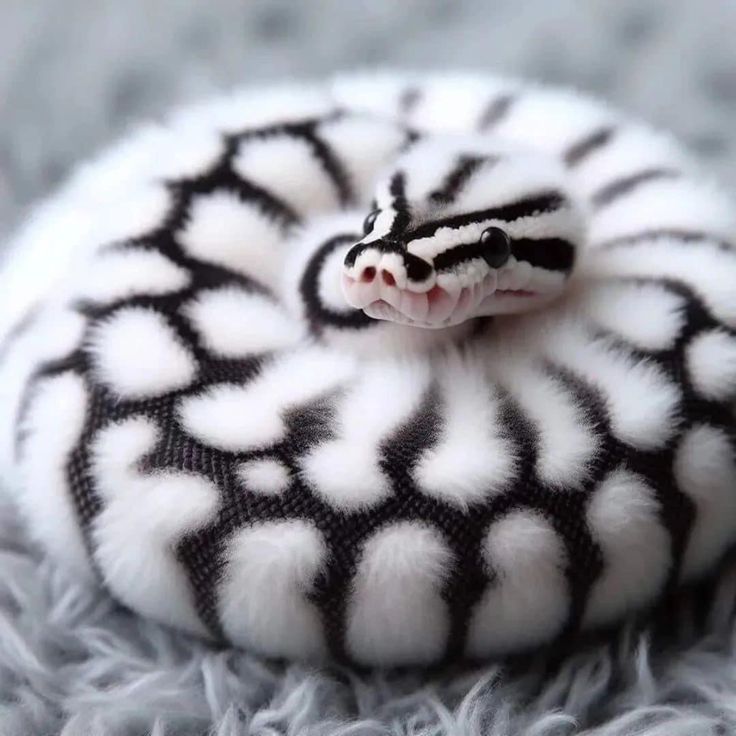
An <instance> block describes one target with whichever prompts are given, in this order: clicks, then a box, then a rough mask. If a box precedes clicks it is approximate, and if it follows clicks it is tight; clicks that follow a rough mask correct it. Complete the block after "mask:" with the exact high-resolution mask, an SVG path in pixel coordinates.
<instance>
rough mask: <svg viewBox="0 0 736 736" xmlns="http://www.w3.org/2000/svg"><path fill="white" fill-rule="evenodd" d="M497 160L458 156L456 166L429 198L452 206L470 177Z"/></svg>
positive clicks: (488, 157)
mask: <svg viewBox="0 0 736 736" xmlns="http://www.w3.org/2000/svg"><path fill="white" fill-rule="evenodd" d="M497 160H498V159H496V158H491V157H490V156H469V155H461V156H458V158H457V161H456V162H455V165H454V166H453V167H452V169H450V171H449V172H448V173H447V176H446V177H445V179H444V181H443V182H442V184H441V185H440V186H439V187H438V188H437V189H435V190H434V191H433V192H432V193H431V194H430V195H429V198H430V199H431V200H432V201H433V202H435V203H436V204H452V203H453V202H454V201H455V199H456V197H457V195H458V194H460V192H461V191H462V189H463V187H464V186H465V185H466V184H467V182H468V180H469V179H470V177H471V176H473V174H474V173H475V172H476V171H477V170H478V169H479V168H480V167H481V166H482V165H483V164H484V163H487V162H488V163H491V162H495V161H497Z"/></svg>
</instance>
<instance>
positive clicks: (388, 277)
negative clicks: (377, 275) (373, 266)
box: [381, 268, 396, 286]
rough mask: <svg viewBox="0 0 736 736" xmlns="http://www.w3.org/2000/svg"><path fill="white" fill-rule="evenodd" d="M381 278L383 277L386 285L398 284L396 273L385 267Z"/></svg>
mask: <svg viewBox="0 0 736 736" xmlns="http://www.w3.org/2000/svg"><path fill="white" fill-rule="evenodd" d="M381 278H382V279H383V283H384V284H386V286H396V279H395V278H394V275H393V274H392V273H391V272H390V271H387V270H386V269H385V268H384V269H382V270H381Z"/></svg>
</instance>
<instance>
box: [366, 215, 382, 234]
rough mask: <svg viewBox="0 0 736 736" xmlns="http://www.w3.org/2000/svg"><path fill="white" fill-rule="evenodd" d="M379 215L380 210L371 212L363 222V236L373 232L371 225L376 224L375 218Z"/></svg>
mask: <svg viewBox="0 0 736 736" xmlns="http://www.w3.org/2000/svg"><path fill="white" fill-rule="evenodd" d="M380 213H381V210H373V212H371V213H370V214H369V215H368V217H366V218H365V220H363V233H364V234H365V235H368V233H369V232H370V231H371V230H373V225H374V223H375V222H376V217H378V215H379V214H380Z"/></svg>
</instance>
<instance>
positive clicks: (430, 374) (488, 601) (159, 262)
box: [0, 75, 736, 665]
mask: <svg viewBox="0 0 736 736" xmlns="http://www.w3.org/2000/svg"><path fill="white" fill-rule="evenodd" d="M732 212H733V210H732V206H731V203H730V202H729V201H728V199H727V198H726V197H725V196H724V195H723V194H722V193H721V192H720V191H719V190H718V189H717V188H715V187H713V186H712V185H711V184H710V183H708V182H707V181H703V180H702V179H701V178H700V177H699V176H698V175H697V172H696V171H695V168H694V166H693V164H692V163H690V162H689V161H688V160H687V157H686V156H685V155H684V154H683V153H682V151H681V150H680V148H679V147H678V146H677V145H676V144H674V143H673V142H672V140H671V139H670V138H669V137H668V136H666V135H664V134H661V133H658V132H655V131H652V130H651V129H649V128H647V127H645V126H641V125H639V124H637V123H633V122H631V121H629V120H627V119H625V118H623V117H622V116H621V115H619V114H618V113H616V112H613V111H611V110H609V109H608V108H606V107H605V106H603V105H600V104H598V103H595V102H591V101H589V100H587V99H584V98H582V97H579V96H577V95H575V94H573V93H568V92H563V91H559V90H548V89H546V88H536V87H531V86H528V85H524V84H521V83H518V82H515V81H510V80H504V79H496V78H489V77H472V76H467V75H458V76H452V75H438V76H426V77H421V76H420V77H414V76H406V75H385V76H371V75H369V76H364V77H361V76H350V77H347V78H344V79H341V80H338V81H336V82H334V83H330V84H328V85H323V86H316V87H308V86H302V87H299V88H292V87H289V88H283V89H278V88H277V89H271V90H262V91H253V92H248V93H245V94H243V95H234V96H232V97H230V98H226V99H223V100H220V101H218V102H215V103H211V104H209V105H204V106H201V107H198V108H193V109H190V110H187V111H183V112H181V113H180V114H178V115H177V116H175V117H174V118H173V119H172V121H171V122H170V123H169V124H167V125H165V126H149V127H148V128H146V129H143V130H142V131H141V132H139V133H138V134H137V135H135V136H133V137H132V138H130V139H129V140H128V141H126V142H124V143H123V144H121V145H120V146H118V147H117V148H116V149H113V150H112V151H111V152H109V153H108V154H104V155H103V156H101V157H100V158H99V159H98V160H97V161H96V162H93V163H92V164H91V165H89V166H88V167H87V168H85V169H82V170H80V172H79V173H78V174H77V176H76V177H75V178H74V179H72V180H71V181H70V183H69V184H68V185H67V186H66V187H65V188H64V189H63V190H62V191H61V192H60V193H59V194H58V195H57V196H56V197H55V198H53V199H52V200H50V201H49V203H47V204H46V205H45V206H44V207H43V208H41V209H40V210H39V212H38V214H37V216H36V218H34V219H33V220H32V221H31V222H30V223H29V225H28V226H27V227H26V228H25V230H24V231H23V232H21V233H20V234H19V236H18V238H17V240H16V247H15V250H14V255H13V256H12V258H11V259H10V260H9V262H8V265H7V266H6V268H5V270H4V272H3V273H2V274H0V281H1V282H2V285H3V287H4V289H5V293H6V294H7V295H8V296H7V302H6V303H7V305H8V306H7V307H6V308H4V310H3V314H2V317H1V318H0V319H1V320H2V321H0V336H3V338H4V340H3V348H2V354H1V355H0V386H2V389H0V390H2V392H3V393H2V397H0V398H2V401H3V404H2V405H3V409H2V413H1V414H0V432H1V433H2V434H0V450H1V451H2V460H3V468H4V470H5V471H6V473H7V474H9V476H10V477H11V478H12V480H13V483H14V484H15V485H16V486H17V496H18V498H19V501H20V504H21V506H22V508H23V509H24V511H25V515H26V517H27V518H28V521H29V525H30V529H31V530H32V532H33V533H34V534H35V536H36V537H37V538H38V539H39V540H40V541H41V542H42V543H43V544H44V545H45V546H46V548H47V549H49V550H50V552H51V553H52V554H53V555H55V556H56V557H58V558H59V559H62V560H64V561H65V562H67V563H69V564H71V565H72V566H73V567H74V568H75V569H76V570H77V571H79V572H80V574H84V575H91V576H99V577H101V578H102V579H103V581H104V582H105V584H106V585H107V587H108V588H109V589H110V590H111V592H112V593H113V594H114V595H115V596H116V597H117V598H118V599H119V600H120V601H121V602H123V603H124V604H126V605H127V606H129V607H130V608H132V609H134V610H136V611H138V612H141V613H143V614H145V615H149V616H152V617H155V618H157V619H159V620H162V621H165V622H167V623H170V624H172V625H175V626H178V627H181V628H184V629H187V630H189V631H192V632H195V633H198V634H202V635H206V636H213V637H218V638H226V639H228V640H230V641H232V642H235V643H238V644H242V645H245V646H248V647H252V648H255V649H256V650H258V651H262V652H264V653H266V654H269V655H276V656H289V657H307V658H315V657H324V656H327V655H333V656H336V657H338V658H346V659H349V660H353V661H356V662H359V663H362V664H382V665H385V664H406V663H429V662H435V661H438V660H442V659H448V658H452V657H457V656H470V657H486V656H496V655H505V654H508V653H515V652H519V651H524V650H529V649H533V648H535V647H538V646H540V645H543V644H548V643H550V642H554V641H558V640H561V639H567V638H568V637H570V636H572V635H574V634H576V633H577V632H579V631H581V630H585V629H592V628H600V627H602V626H607V625H609V624H612V623H616V622H618V621H620V620H621V619H622V618H623V617H624V616H625V615H626V614H627V613H629V612H631V611H636V610H641V609H644V608H647V607H650V606H652V605H653V604H655V603H656V602H657V601H658V600H660V599H661V597H662V596H663V595H665V594H667V593H669V592H671V591H673V590H674V589H676V588H678V587H679V586H680V585H682V584H685V583H687V582H688V581H690V580H693V579H696V578H700V577H703V576H704V575H706V574H708V573H709V572H711V571H712V570H713V569H714V568H715V566H716V564H717V563H718V561H719V560H720V559H721V558H722V557H723V555H724V553H725V552H726V550H727V549H728V548H730V546H731V545H732V544H733V542H734V539H735V538H736V494H734V493H733V488H734V480H736V469H735V467H734V432H733V414H732V406H733V400H734V398H736V332H735V331H734V330H735V328H736V298H735V297H734V294H736V289H734V286H735V285H736V254H735V253H734V250H733V245H732V244H733V242H734V241H733V238H734V222H733V216H732ZM426 328H432V329H426Z"/></svg>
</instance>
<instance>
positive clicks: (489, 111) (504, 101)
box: [478, 93, 516, 130]
mask: <svg viewBox="0 0 736 736" xmlns="http://www.w3.org/2000/svg"><path fill="white" fill-rule="evenodd" d="M515 101H516V97H515V96H514V95H512V94H510V93H506V94H504V95H501V96H500V97H496V98H494V99H492V100H491V101H490V102H489V103H488V105H487V106H486V108H485V110H483V112H482V113H481V116H480V120H479V121H478V129H479V130H490V129H491V128H492V127H493V126H494V125H498V124H499V123H500V122H501V121H502V120H503V119H504V118H505V117H506V115H508V112H509V110H510V109H511V106H512V105H513V104H514V102H515Z"/></svg>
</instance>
